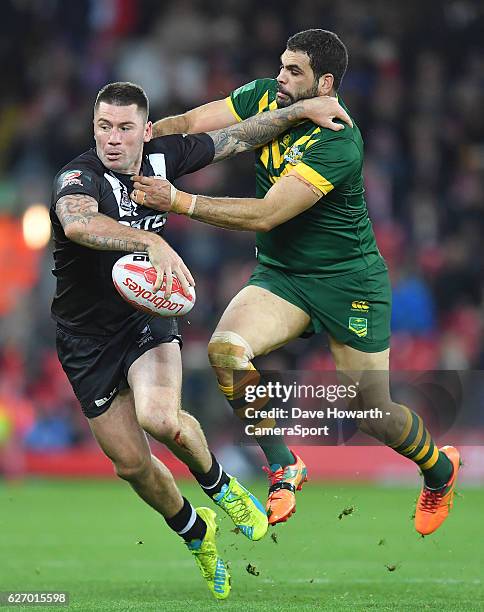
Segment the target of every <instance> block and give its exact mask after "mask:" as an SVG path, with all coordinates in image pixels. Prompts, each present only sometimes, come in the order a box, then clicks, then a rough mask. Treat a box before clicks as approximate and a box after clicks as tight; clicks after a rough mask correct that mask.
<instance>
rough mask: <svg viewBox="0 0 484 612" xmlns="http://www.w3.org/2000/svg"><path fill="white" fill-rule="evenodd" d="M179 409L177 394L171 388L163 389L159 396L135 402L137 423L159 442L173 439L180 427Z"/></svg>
mask: <svg viewBox="0 0 484 612" xmlns="http://www.w3.org/2000/svg"><path fill="white" fill-rule="evenodd" d="M179 410H180V397H179V394H178V393H177V392H176V391H175V390H171V389H167V390H164V391H163V392H162V393H160V395H159V397H156V398H155V397H153V398H147V399H145V400H144V401H143V402H139V403H137V404H136V413H137V415H138V422H139V424H140V425H141V427H142V428H143V429H144V430H145V431H146V432H148V433H149V434H151V435H152V436H153V437H155V438H156V439H157V440H159V441H161V442H163V441H165V440H168V439H173V437H174V435H175V434H176V432H177V431H178V430H179V429H180V423H179V417H178V415H179Z"/></svg>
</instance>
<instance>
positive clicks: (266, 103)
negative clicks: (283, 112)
mask: <svg viewBox="0 0 484 612" xmlns="http://www.w3.org/2000/svg"><path fill="white" fill-rule="evenodd" d="M268 106H269V92H268V91H266V93H265V94H264V95H263V96H262V98H261V99H260V100H259V110H258V112H259V113H262V111H263V110H264V109H266V108H267V107H268Z"/></svg>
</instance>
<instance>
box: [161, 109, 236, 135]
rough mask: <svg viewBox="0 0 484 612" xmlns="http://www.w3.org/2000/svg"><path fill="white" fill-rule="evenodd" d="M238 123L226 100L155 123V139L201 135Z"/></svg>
mask: <svg viewBox="0 0 484 612" xmlns="http://www.w3.org/2000/svg"><path fill="white" fill-rule="evenodd" d="M234 123H237V119H236V118H235V117H234V115H233V113H232V111H231V110H230V109H229V107H228V106H227V102H226V101H225V100H215V102H209V103H208V104H203V105H202V106H197V107H196V108H193V109H192V110H189V111H187V112H186V113H183V114H182V115H174V116H173V117H165V118H164V119H160V120H159V121H156V122H155V123H153V138H158V136H168V135H169V134H199V133H200V132H211V131H212V130H220V129H222V128H224V127H228V126H229V125H233V124H234Z"/></svg>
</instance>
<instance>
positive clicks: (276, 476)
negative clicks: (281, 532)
mask: <svg viewBox="0 0 484 612" xmlns="http://www.w3.org/2000/svg"><path fill="white" fill-rule="evenodd" d="M293 455H294V458H295V459H296V461H295V462H294V463H293V464H291V465H287V466H286V467H279V468H278V469H276V470H274V471H271V470H270V469H269V468H268V467H265V466H264V467H263V468H262V469H263V470H264V471H265V472H267V475H268V478H269V483H270V486H269V496H268V498H267V504H266V510H267V517H268V519H269V525H275V524H276V523H284V522H286V521H287V519H288V518H289V517H290V516H291V515H292V514H294V513H295V512H296V491H300V490H301V489H302V486H303V484H304V483H305V482H306V481H307V479H308V471H307V469H306V466H305V465H304V463H303V462H302V460H301V458H300V457H298V456H297V455H296V454H294V453H293Z"/></svg>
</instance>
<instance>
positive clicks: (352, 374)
mask: <svg viewBox="0 0 484 612" xmlns="http://www.w3.org/2000/svg"><path fill="white" fill-rule="evenodd" d="M329 346H330V349H331V354H332V356H333V359H334V363H335V366H336V370H337V371H338V374H339V377H340V380H341V381H342V382H343V383H345V382H351V383H358V385H359V390H360V397H361V398H362V399H363V400H365V401H366V402H367V403H368V402H371V403H372V404H376V405H377V404H381V405H386V404H387V403H388V402H389V401H390V382H389V380H390V377H389V357H390V349H385V350H384V351H379V352H378V353H366V352H365V351H359V350H358V349H355V348H353V347H351V346H348V345H346V344H343V343H341V342H338V341H337V340H335V339H334V338H332V337H331V336H330V339H329Z"/></svg>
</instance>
